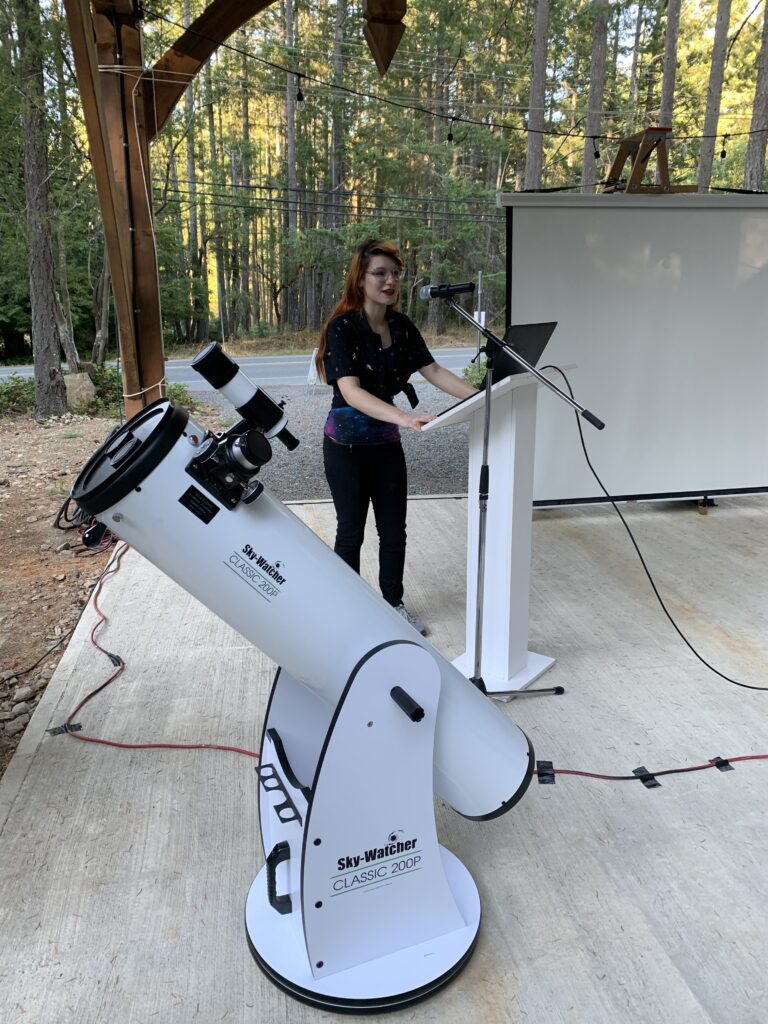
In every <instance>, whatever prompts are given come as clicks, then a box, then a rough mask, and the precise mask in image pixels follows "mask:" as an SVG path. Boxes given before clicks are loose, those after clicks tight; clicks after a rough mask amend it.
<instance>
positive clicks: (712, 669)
mask: <svg viewBox="0 0 768 1024" xmlns="http://www.w3.org/2000/svg"><path fill="white" fill-rule="evenodd" d="M542 370H555V371H557V373H559V374H560V376H561V377H562V378H563V380H564V381H565V386H566V387H567V388H568V391H569V393H570V396H571V398H573V397H574V395H573V388H572V387H571V382H570V381H569V380H568V378H567V377H566V375H565V373H564V372H563V371H562V370H561V369H560V367H559V366H551V365H550V366H543V367H542ZM574 415H575V417H576V426H577V427H578V430H579V438H580V439H581V447H582V450H583V451H584V458H585V459H586V460H587V465H588V466H589V470H590V472H591V473H592V476H593V477H594V478H595V480H597V483H598V485H599V487H600V490H601V491H602V492H603V494H604V495H605V496H606V498H607V499H608V501H609V502H610V503H611V505H612V506H613V511H614V512H615V513H616V515H617V516H618V517H619V519H620V520H621V523H622V526H623V527H624V529H625V530H626V531H627V533H628V534H629V539H630V540H631V541H632V546H633V547H634V549H635V551H636V552H637V557H638V558H639V559H640V564H641V565H642V567H643V570H644V571H645V575H646V576H647V577H648V582H649V583H650V584H651V588H652V590H653V592H654V594H655V595H656V600H657V601H658V602H659V604H660V605H661V610H662V611H663V612H664V614H665V615H666V617H667V618H668V619H669V621H670V623H671V624H672V628H673V629H674V630H675V632H676V633H677V635H678V636H679V637H680V639H681V640H682V641H683V643H684V644H685V645H686V647H687V648H688V649H689V650H690V652H691V653H692V654H693V655H694V657H696V658H698V660H699V661H700V662H701V663H702V665H704V666H706V668H708V669H709V670H710V672H714V673H715V675H716V676H720V678H721V679H724V680H725V681H726V682H727V683H733V685H734V686H741V687H743V688H744V689H745V690H761V691H762V692H764V693H766V692H768V686H753V685H751V684H750V683H740V682H739V681H738V679H731V677H730V676H727V675H725V673H724V672H721V671H720V670H719V669H716V668H715V667H714V665H710V663H709V662H708V661H707V660H706V658H704V657H703V656H702V655H701V654H699V652H698V651H697V650H696V648H695V647H694V646H693V644H692V643H691V642H690V640H689V639H688V637H687V636H686V635H685V633H683V631H682V630H681V629H680V627H679V626H678V624H677V623H676V622H675V620H674V619H673V618H672V615H671V614H670V612H669V610H668V608H667V606H666V605H665V604H664V600H663V599H662V596H661V594H660V593H659V591H658V588H657V586H656V584H655V583H654V580H653V576H651V572H650V570H649V568H648V566H647V565H646V563H645V559H644V558H643V553H642V552H641V550H640V548H639V547H638V544H637V541H636V540H635V537H634V534H633V533H632V531H631V530H630V528H629V524H628V523H627V521H626V519H625V518H624V516H623V515H622V514H621V509H620V508H619V506H618V505H617V504H616V502H615V501H614V500H613V498H612V497H611V495H610V494H609V493H608V491H607V490H606V487H605V485H604V483H603V481H602V480H601V479H600V477H599V476H598V475H597V472H596V471H595V467H594V466H593V465H592V462H591V461H590V458H589V452H588V451H587V445H586V442H585V441H584V432H583V431H582V429H581V420H580V419H579V415H578V413H574Z"/></svg>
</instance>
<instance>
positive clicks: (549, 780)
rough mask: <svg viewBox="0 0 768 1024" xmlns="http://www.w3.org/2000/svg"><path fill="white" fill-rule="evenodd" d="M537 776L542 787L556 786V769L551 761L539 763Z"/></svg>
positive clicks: (537, 763) (537, 764)
mask: <svg viewBox="0 0 768 1024" xmlns="http://www.w3.org/2000/svg"><path fill="white" fill-rule="evenodd" d="M536 775H537V776H538V779H539V785H540V786H554V784H555V769H554V767H553V766H552V762H551V761H537V762H536Z"/></svg>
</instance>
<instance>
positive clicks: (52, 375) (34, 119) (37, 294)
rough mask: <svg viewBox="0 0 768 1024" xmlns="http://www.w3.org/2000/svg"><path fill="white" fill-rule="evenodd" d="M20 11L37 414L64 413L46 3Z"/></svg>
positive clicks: (18, 6) (18, 7) (29, 3)
mask: <svg viewBox="0 0 768 1024" xmlns="http://www.w3.org/2000/svg"><path fill="white" fill-rule="evenodd" d="M15 11H16V24H17V30H18V40H19V90H20V95H21V100H22V128H23V135H24V193H25V196H26V201H27V245H28V266H29V297H30V304H31V307H32V354H33V358H34V364H35V414H36V415H38V416H61V415H62V414H63V413H65V412H66V409H67V395H66V389H65V387H64V378H63V376H62V372H61V360H60V357H59V331H58V328H57V320H56V318H57V312H58V308H57V302H56V290H55V283H54V271H53V250H52V246H51V217H50V203H49V193H48V187H49V186H48V144H47V137H46V125H45V92H44V88H43V41H42V29H41V22H40V6H39V4H38V2H37V0H15Z"/></svg>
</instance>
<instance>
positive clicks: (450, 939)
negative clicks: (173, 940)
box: [245, 848, 480, 1013]
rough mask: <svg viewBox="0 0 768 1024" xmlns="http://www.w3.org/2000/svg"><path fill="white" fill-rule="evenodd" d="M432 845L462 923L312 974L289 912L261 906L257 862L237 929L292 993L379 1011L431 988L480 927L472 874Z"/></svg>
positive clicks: (456, 965) (468, 951) (450, 970)
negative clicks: (348, 964) (416, 941)
mask: <svg viewBox="0 0 768 1024" xmlns="http://www.w3.org/2000/svg"><path fill="white" fill-rule="evenodd" d="M440 852H441V854H442V860H443V867H444V869H445V873H446V877H447V878H448V882H449V885H450V887H451V891H452V892H453V896H454V899H455V900H456V903H457V905H458V907H459V910H460V911H461V914H462V916H463V918H464V920H465V922H467V923H466V924H465V926H464V927H463V928H458V929H456V930H455V931H451V932H446V933H444V934H442V935H438V936H437V937H436V938H434V939H430V940H428V941H427V942H421V943H419V944H418V945H416V946H406V947H405V948H403V949H399V950H397V951H396V952H394V953H389V954H388V955H386V956H381V957H377V958H376V959H374V960H369V961H367V962H366V963H362V964H359V965H357V966H356V967H350V968H347V969H346V970H343V971H338V972H336V973H335V974H328V975H325V976H324V977H322V978H315V977H314V976H313V974H312V970H311V968H310V965H309V961H308V959H307V949H306V945H305V943H304V932H303V929H302V927H301V921H300V920H297V919H296V916H297V915H296V912H294V913H293V914H285V915H281V914H278V913H277V912H276V911H275V910H273V908H272V907H271V906H270V905H269V903H268V901H267V879H266V868H263V869H262V870H261V871H260V872H259V874H258V875H257V876H256V878H255V879H254V882H253V884H252V885H251V888H250V891H249V893H248V898H247V900H246V904H245V930H246V935H247V938H248V945H249V947H250V950H251V953H252V954H253V956H254V959H255V960H256V963H257V964H258V965H259V967H260V968H261V969H262V971H264V973H265V974H266V975H267V977H268V978H269V979H270V981H272V982H273V983H274V984H275V985H277V986H278V988H281V989H282V990H283V991H284V992H287V993H288V995H290V996H293V997H294V999H298V1000H300V1001H301V1002H303V1003H308V1004H309V1005H310V1006H315V1007H318V1008H319V1009H323V1010H331V1011H335V1012H336V1013H383V1012H385V1011H387V1010H399V1009H402V1008H403V1007H405V1006H410V1005H411V1004H413V1003H417V1002H419V1001H420V1000H422V999H427V998H428V997H429V996H432V995H434V994H435V993H436V992H438V991H439V990H440V989H441V988H443V987H444V986H445V985H447V984H448V982H450V981H451V980H452V979H453V978H455V977H456V975H457V974H459V972H460V971H461V969H462V968H463V967H464V965H465V964H466V963H467V962H468V961H469V958H470V957H471V955H472V952H473V951H474V948H475V943H476V942H477V934H478V930H479V928H480V898H479V896H478V892H477V886H476V885H475V883H474V880H473V878H472V876H471V875H470V873H469V872H468V871H467V869H466V868H465V867H464V865H463V864H462V863H461V861H460V860H458V858H456V857H454V855H453V854H452V853H450V852H449V851H448V850H446V849H444V848H441V850H440ZM371 926H372V927H375V924H374V922H371ZM404 933H405V934H407V922H406V923H405V925H404Z"/></svg>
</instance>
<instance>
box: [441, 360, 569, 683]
mask: <svg viewBox="0 0 768 1024" xmlns="http://www.w3.org/2000/svg"><path fill="white" fill-rule="evenodd" d="M569 369H570V367H569ZM550 374H552V375H553V376H554V374H553V372H552V371H545V372H542V376H545V377H549V376H550ZM539 387H540V382H539V381H538V380H537V379H536V377H534V376H533V374H532V373H518V374H513V375H512V376H510V377H506V378H505V379H504V380H500V381H498V382H497V383H496V384H494V385H493V387H492V389H491V425H490V432H489V437H488V466H489V474H490V486H489V490H488V504H487V510H486V524H487V525H486V539H485V562H486V564H485V577H484V586H483V590H484V594H483V626H482V649H481V655H482V664H481V674H482V678H483V682H484V683H485V686H486V689H487V690H488V692H489V693H499V692H502V691H505V690H522V689H523V688H524V687H526V686H528V684H529V683H532V682H533V681H534V680H535V679H538V677H539V676H540V675H542V674H543V673H544V672H546V671H547V669H548V668H549V667H550V666H551V665H553V664H554V662H555V659H554V658H550V657H548V656H547V655H544V654H537V653H536V652H535V651H530V650H529V649H528V606H529V599H530V598H529V595H530V575H531V521H532V506H533V457H534V446H535V439H536V399H537V394H538V389H539ZM484 412H485V394H484V392H480V393H479V394H477V395H473V396H472V398H468V399H466V400H465V401H463V402H460V403H459V404H458V405H455V406H453V407H452V408H451V409H448V410H447V411H446V412H444V413H442V414H441V415H440V416H438V417H437V418H436V419H434V420H432V421H431V422H430V423H428V424H426V426H424V427H423V428H422V429H423V430H437V429H439V428H440V427H446V426H448V425H450V424H456V423H469V478H468V510H467V605H466V611H467V614H466V649H465V651H464V653H463V654H462V655H460V656H459V657H458V658H457V659H456V660H455V661H454V664H455V665H456V667H457V668H458V669H459V670H460V671H461V672H462V673H463V674H464V675H465V676H467V677H470V676H472V675H474V670H475V628H476V617H477V557H478V534H479V520H480V509H479V500H478V487H479V482H480V467H481V465H482V461H483V426H484Z"/></svg>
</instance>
